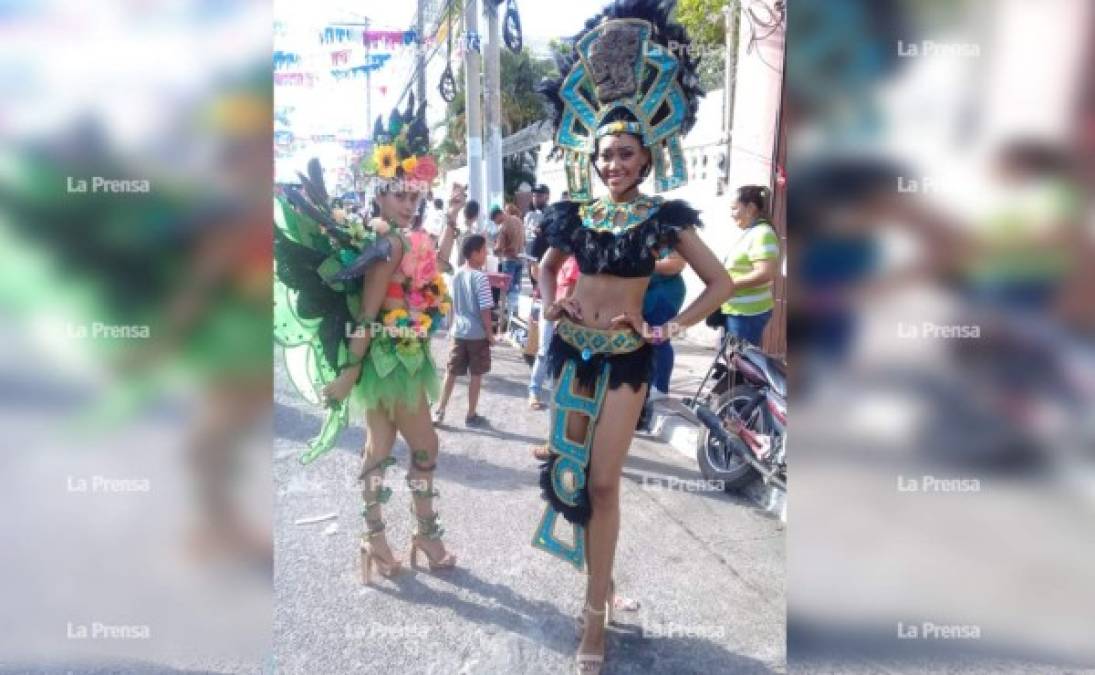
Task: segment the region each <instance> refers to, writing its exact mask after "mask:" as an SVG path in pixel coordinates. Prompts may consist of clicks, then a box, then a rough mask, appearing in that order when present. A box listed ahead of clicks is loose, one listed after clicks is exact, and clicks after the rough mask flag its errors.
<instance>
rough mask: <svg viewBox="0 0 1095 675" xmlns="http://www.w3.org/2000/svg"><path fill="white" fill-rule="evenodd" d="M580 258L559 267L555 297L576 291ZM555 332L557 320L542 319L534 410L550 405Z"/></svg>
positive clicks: (541, 452) (537, 450)
mask: <svg viewBox="0 0 1095 675" xmlns="http://www.w3.org/2000/svg"><path fill="white" fill-rule="evenodd" d="M579 276H581V273H580V272H579V270H578V259H577V258H575V257H574V256H570V257H569V258H567V259H566V261H565V262H563V266H562V267H560V268H559V273H558V274H556V275H555V297H556V298H559V299H561V298H568V297H570V296H571V295H572V294H573V293H574V287H575V286H577V285H578V277H579ZM554 333H555V322H554V321H548V320H547V319H541V320H540V345H539V350H538V351H537V353H536V362H535V363H534V364H533V366H532V377H531V378H530V380H529V385H528V407H529V408H532V409H533V410H544V409H546V408H547V407H548V405H547V404H546V403H544V402H543V401H542V400H541V397H542V394H543V391H544V378H545V377H547V374H548V347H549V346H550V345H551V337H552V335H554ZM532 456H533V457H535V458H536V459H539V460H541V461H543V460H546V459H548V457H550V456H551V452H550V450H549V449H548V446H547V445H546V444H540V445H537V446H533V448H532Z"/></svg>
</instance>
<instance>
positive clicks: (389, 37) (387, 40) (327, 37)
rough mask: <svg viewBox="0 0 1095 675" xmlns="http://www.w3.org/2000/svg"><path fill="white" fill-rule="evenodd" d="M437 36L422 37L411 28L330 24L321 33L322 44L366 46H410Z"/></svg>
mask: <svg viewBox="0 0 1095 675" xmlns="http://www.w3.org/2000/svg"><path fill="white" fill-rule="evenodd" d="M435 40H436V38H433V37H428V36H427V37H425V38H424V39H420V37H419V35H418V31H416V30H414V29H413V28H412V29H410V30H364V29H361V28H336V27H334V26H328V27H327V28H324V29H323V30H322V31H321V32H320V34H319V41H320V44H325V45H326V44H340V43H346V42H357V43H359V44H362V45H365V46H366V47H385V48H387V49H391V48H394V47H410V46H413V45H418V44H425V45H429V44H432V43H433V42H434V41H435Z"/></svg>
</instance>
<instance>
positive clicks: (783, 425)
mask: <svg viewBox="0 0 1095 675" xmlns="http://www.w3.org/2000/svg"><path fill="white" fill-rule="evenodd" d="M683 402H684V405H685V407H686V408H687V409H688V410H689V411H691V412H692V414H694V415H695V416H696V418H697V419H698V420H699V422H700V423H701V424H702V426H703V429H702V433H701V434H700V438H699V441H698V443H697V447H696V461H697V462H698V463H699V466H700V472H701V473H702V474H703V477H704V478H705V479H707V480H709V481H719V482H721V484H722V486H723V488H724V489H725V490H727V491H734V490H740V489H742V488H744V487H745V486H746V485H748V484H749V483H751V482H753V481H754V480H755V479H756V478H757V477H758V476H759V477H760V478H761V479H762V480H763V481H764V482H765V483H766V484H770V485H775V486H777V487H779V488H780V489H783V490H786V489H787V460H786V445H785V440H786V437H787V375H786V366H785V364H784V363H783V361H781V360H779V359H776V358H774V357H771V356H768V355H767V354H765V353H764V352H763V351H761V349H760V348H758V347H756V346H755V345H753V344H751V343H749V342H747V341H745V340H742V339H741V338H738V337H736V336H734V335H732V334H727V335H726V337H725V338H723V341H722V344H721V346H720V348H719V351H718V353H717V354H716V355H715V359H714V360H713V361H712V363H711V367H710V368H708V370H707V374H706V375H705V376H704V378H703V381H701V382H700V386H699V388H698V389H697V390H696V395H695V396H693V397H691V398H686V399H684V401H683Z"/></svg>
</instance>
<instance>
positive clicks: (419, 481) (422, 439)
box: [395, 393, 445, 562]
mask: <svg viewBox="0 0 1095 675" xmlns="http://www.w3.org/2000/svg"><path fill="white" fill-rule="evenodd" d="M395 424H396V427H397V428H398V429H399V433H400V434H402V435H403V440H405V441H406V442H407V447H408V448H409V449H410V455H411V465H410V467H409V468H408V469H407V484H408V486H409V487H410V488H411V494H412V495H413V496H412V501H413V505H412V506H413V509H414V514H415V516H416V518H417V519H418V531H417V533H418V534H421V535H423V536H422V537H420V538H419V542H418V543H419V545H420V546H421V547H422V548H424V549H425V550H426V553H427V555H429V557H430V559H431V560H433V561H434V562H439V561H441V560H443V559H444V557H445V545H444V544H443V543H441V539H440V533H439V532H435V533H434V534H435V535H436V536H433V537H432V538H431V527H437V512H436V511H435V510H434V508H433V497H434V491H433V474H434V468H435V467H436V465H437V453H438V448H439V441H438V438H437V432H436V431H435V430H434V428H433V424H432V422H431V421H430V406H429V402H428V401H427V400H426V395H425V394H424V393H423V394H422V395H421V397H420V398H419V400H418V405H417V406H415V407H408V406H399V407H397V408H396V412H395Z"/></svg>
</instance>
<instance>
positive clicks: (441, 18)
mask: <svg viewBox="0 0 1095 675" xmlns="http://www.w3.org/2000/svg"><path fill="white" fill-rule="evenodd" d="M455 2H456V0H448V1H447V2H446V3H445V11H443V12H441V15H440V16H439V17H438V19H437V25H436V26H435V27H434V29H433V34H432V35H431V36H430V39H435V38H436V37H437V34H438V33H439V32H440V31H441V24H442V22H443V21H444V19H445V17H446V16H448V15H449V12H450V11H451V10H452V6H453V3H455ZM460 7H461V12H462V11H463V7H464V5H463V3H462V2H461V4H460ZM420 39H421V36H420ZM424 42H425V41H424V40H423V43H424ZM439 51H441V45H440V44H438V45H436V46H435V47H434V48H433V51H432V52H430V55H429V56H428V57H426V63H425V65H424V66H423V67H422V71H423V73H425V71H426V70H427V69H428V68H429V67H430V62H431V61H433V57H434V56H436V55H437V52H439ZM411 69H412V72H414V71H417V65H414V64H412V66H411ZM415 79H416V78H415V77H414V76H413V75H412V76H411V78H410V79H409V80H408V81H407V84H406V86H405V87H403V93H402V94H400V95H399V99H397V100H396V102H395V107H396V108H397V109H398V108H399V106H401V105H403V99H405V98H407V94H408V93H409V92H410V90H411V86H413V85H414V82H415ZM419 103H420V104H421V101H419Z"/></svg>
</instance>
